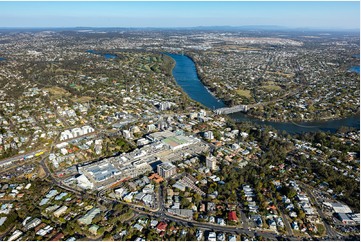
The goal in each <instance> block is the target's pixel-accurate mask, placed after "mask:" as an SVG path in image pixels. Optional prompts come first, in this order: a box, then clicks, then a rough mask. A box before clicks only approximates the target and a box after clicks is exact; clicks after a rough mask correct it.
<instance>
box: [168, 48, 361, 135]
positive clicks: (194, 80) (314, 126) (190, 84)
mask: <svg viewBox="0 0 361 242" xmlns="http://www.w3.org/2000/svg"><path fill="white" fill-rule="evenodd" d="M167 55H168V56H170V57H171V58H173V60H174V61H175V62H176V64H175V67H174V68H173V76H174V78H175V80H176V82H177V83H178V85H179V86H180V87H181V88H182V89H183V90H184V92H186V93H187V94H188V95H189V96H190V97H191V98H192V99H193V100H195V101H197V102H199V103H201V104H203V105H204V106H206V107H208V108H210V109H217V108H222V107H225V106H226V105H225V104H224V103H223V102H222V101H221V100H218V99H217V98H216V97H215V96H213V95H212V94H211V93H210V92H209V91H208V90H207V88H205V87H204V85H203V84H202V82H201V81H200V80H199V78H198V75H197V70H196V67H195V64H194V62H193V61H192V60H191V59H190V58H189V57H188V56H185V55H178V54H167ZM229 116H230V117H231V118H232V119H233V120H235V121H236V122H252V123H256V124H263V125H270V126H273V127H274V128H275V129H277V130H281V131H282V130H285V131H287V132H288V133H291V134H294V133H304V132H316V131H330V132H331V133H335V132H336V131H337V130H338V129H339V128H340V127H342V126H348V127H353V128H357V129H360V116H359V115H356V116H352V117H348V118H343V119H338V120H329V121H314V122H302V123H292V122H269V121H262V120H260V119H257V118H253V117H250V116H248V115H246V114H244V113H233V114H229Z"/></svg>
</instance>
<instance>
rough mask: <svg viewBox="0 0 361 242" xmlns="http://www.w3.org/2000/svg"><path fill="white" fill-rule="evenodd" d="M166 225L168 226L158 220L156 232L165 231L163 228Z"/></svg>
mask: <svg viewBox="0 0 361 242" xmlns="http://www.w3.org/2000/svg"><path fill="white" fill-rule="evenodd" d="M167 226H168V224H167V223H165V222H160V223H159V224H158V225H157V231H158V232H161V231H165V230H166V229H167Z"/></svg>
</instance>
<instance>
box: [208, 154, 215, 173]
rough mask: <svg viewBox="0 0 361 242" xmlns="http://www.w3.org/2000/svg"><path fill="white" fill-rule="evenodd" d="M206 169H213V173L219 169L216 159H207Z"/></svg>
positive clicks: (212, 157)
mask: <svg viewBox="0 0 361 242" xmlns="http://www.w3.org/2000/svg"><path fill="white" fill-rule="evenodd" d="M206 167H207V168H209V169H211V170H212V171H214V170H216V169H217V160H216V157H214V156H211V157H207V158H206Z"/></svg>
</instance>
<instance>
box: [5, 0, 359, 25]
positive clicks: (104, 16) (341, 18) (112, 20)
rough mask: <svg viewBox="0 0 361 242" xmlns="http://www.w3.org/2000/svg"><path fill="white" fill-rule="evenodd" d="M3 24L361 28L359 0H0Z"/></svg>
mask: <svg viewBox="0 0 361 242" xmlns="http://www.w3.org/2000/svg"><path fill="white" fill-rule="evenodd" d="M0 23H1V25H0V27H2V28H4V27H5V28H31V27H33V28H74V27H89V28H90V27H105V28H107V27H108V28H109V27H119V28H123V27H124V28H144V27H149V28H172V27H174V28H177V27H200V26H202V27H207V26H228V27H231V26H232V27H240V26H279V27H285V28H316V29H360V2H358V1H355V2H0Z"/></svg>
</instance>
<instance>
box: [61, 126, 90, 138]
mask: <svg viewBox="0 0 361 242" xmlns="http://www.w3.org/2000/svg"><path fill="white" fill-rule="evenodd" d="M94 131H95V129H93V128H92V127H90V126H89V125H85V126H83V127H81V128H74V129H71V130H65V131H63V132H61V134H60V141H63V140H67V139H72V138H76V137H78V136H81V135H85V134H89V133H92V132H94Z"/></svg>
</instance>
